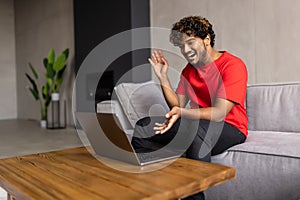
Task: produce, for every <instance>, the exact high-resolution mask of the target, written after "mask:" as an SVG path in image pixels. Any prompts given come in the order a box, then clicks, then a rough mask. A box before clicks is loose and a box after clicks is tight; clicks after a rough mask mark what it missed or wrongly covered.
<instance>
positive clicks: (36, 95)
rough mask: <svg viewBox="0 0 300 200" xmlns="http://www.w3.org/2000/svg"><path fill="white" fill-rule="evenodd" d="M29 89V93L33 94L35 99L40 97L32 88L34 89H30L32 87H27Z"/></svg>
mask: <svg viewBox="0 0 300 200" xmlns="http://www.w3.org/2000/svg"><path fill="white" fill-rule="evenodd" d="M29 90H30V92H31V94H32V95H33V97H34V99H35V100H36V101H37V100H39V99H40V98H39V94H38V92H37V91H36V90H34V89H32V88H29Z"/></svg>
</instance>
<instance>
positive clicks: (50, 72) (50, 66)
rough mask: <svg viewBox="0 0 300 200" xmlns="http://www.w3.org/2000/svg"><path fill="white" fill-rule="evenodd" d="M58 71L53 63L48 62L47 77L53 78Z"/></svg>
mask: <svg viewBox="0 0 300 200" xmlns="http://www.w3.org/2000/svg"><path fill="white" fill-rule="evenodd" d="M55 74H56V72H55V71H54V69H53V64H51V63H48V65H47V72H46V78H51V79H52V78H53V77H54V76H55Z"/></svg>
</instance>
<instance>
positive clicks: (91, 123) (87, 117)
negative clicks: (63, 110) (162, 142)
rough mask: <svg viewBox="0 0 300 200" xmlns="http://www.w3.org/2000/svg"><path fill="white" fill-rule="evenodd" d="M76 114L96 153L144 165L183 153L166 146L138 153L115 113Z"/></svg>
mask: <svg viewBox="0 0 300 200" xmlns="http://www.w3.org/2000/svg"><path fill="white" fill-rule="evenodd" d="M75 116H76V118H77V120H78V121H79V123H80V125H81V127H82V129H83V131H84V132H85V134H86V136H87V139H88V140H89V142H90V144H91V147H92V149H93V150H94V152H95V154H96V155H99V156H104V157H108V158H112V159H115V160H119V161H123V162H127V163H131V164H135V165H141V166H142V165H146V164H151V163H156V162H160V161H164V160H168V159H172V158H177V157H180V156H181V154H182V152H180V151H174V150H172V149H168V148H165V147H163V148H161V149H159V150H157V151H152V152H148V153H137V152H136V151H135V150H134V148H133V146H132V145H131V142H130V140H129V138H128V137H127V135H126V133H125V132H124V131H123V130H122V128H121V126H120V121H119V119H118V117H117V116H116V115H115V114H111V113H109V114H107V113H93V112H76V113H75Z"/></svg>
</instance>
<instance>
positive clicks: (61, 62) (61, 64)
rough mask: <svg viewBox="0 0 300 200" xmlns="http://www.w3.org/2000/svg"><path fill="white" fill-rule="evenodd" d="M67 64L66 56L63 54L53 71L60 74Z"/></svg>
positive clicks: (56, 61) (55, 63)
mask: <svg viewBox="0 0 300 200" xmlns="http://www.w3.org/2000/svg"><path fill="white" fill-rule="evenodd" d="M65 63H66V56H65V55H64V54H61V55H60V56H58V58H57V59H56V60H55V62H54V64H53V69H54V70H55V71H57V72H58V71H60V70H62V69H63V67H64V66H65Z"/></svg>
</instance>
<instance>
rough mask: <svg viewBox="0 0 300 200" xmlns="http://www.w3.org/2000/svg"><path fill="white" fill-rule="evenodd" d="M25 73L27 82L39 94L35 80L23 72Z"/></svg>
mask: <svg viewBox="0 0 300 200" xmlns="http://www.w3.org/2000/svg"><path fill="white" fill-rule="evenodd" d="M25 74H26V77H27V78H28V80H29V82H30V83H31V84H32V89H33V90H34V91H36V93H37V94H39V90H38V88H37V85H36V83H35V81H34V80H33V79H32V78H31V77H30V76H29V75H28V74H27V73H25Z"/></svg>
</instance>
